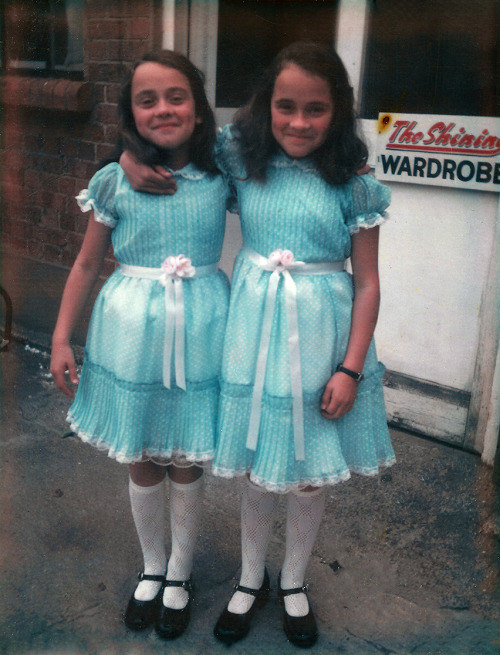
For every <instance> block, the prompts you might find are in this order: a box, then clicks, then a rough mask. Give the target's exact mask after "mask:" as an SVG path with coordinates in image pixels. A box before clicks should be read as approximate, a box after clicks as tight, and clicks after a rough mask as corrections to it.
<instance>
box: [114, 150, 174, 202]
mask: <svg viewBox="0 0 500 655" xmlns="http://www.w3.org/2000/svg"><path fill="white" fill-rule="evenodd" d="M120 166H121V167H122V168H123V172H124V173H125V177H126V178H127V180H128V181H129V184H130V186H131V187H132V189H134V191H142V192H143V193H159V194H167V195H173V194H174V193H175V191H176V189H177V184H176V182H175V179H174V178H173V177H172V174H171V173H169V172H168V171H167V170H165V168H163V167H162V166H153V167H151V166H148V165H147V164H143V163H142V162H140V161H139V160H138V159H136V157H134V155H133V154H132V153H131V152H130V151H129V150H124V151H123V152H122V154H121V156H120Z"/></svg>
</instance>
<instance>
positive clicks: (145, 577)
mask: <svg viewBox="0 0 500 655" xmlns="http://www.w3.org/2000/svg"><path fill="white" fill-rule="evenodd" d="M137 579H138V580H140V581H141V582H142V581H143V580H151V581H152V582H165V576H164V575H152V574H151V573H144V571H141V572H140V573H139V575H138V576H137Z"/></svg>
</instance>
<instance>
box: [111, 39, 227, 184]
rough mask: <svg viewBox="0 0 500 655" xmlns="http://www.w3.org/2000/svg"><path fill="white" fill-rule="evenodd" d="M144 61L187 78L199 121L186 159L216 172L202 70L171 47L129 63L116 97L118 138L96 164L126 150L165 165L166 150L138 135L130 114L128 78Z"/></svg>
mask: <svg viewBox="0 0 500 655" xmlns="http://www.w3.org/2000/svg"><path fill="white" fill-rule="evenodd" d="M145 62H154V63H157V64H161V65H162V66H166V67H168V68H174V69H175V70H177V71H179V72H180V73H182V74H183V75H184V76H185V77H186V78H187V80H188V82H189V86H190V88H191V92H192V94H193V98H194V106H195V112H196V116H197V118H201V123H196V125H195V128H194V132H193V135H192V137H191V140H190V148H189V161H190V162H192V163H193V164H195V166H197V167H198V168H199V169H200V170H202V171H206V172H208V173H213V174H215V173H218V172H219V171H218V169H217V166H216V164H215V160H214V147H215V140H216V128H215V118H214V115H213V112H212V109H211V107H210V104H209V102H208V100H207V96H206V94H205V87H204V76H203V73H202V72H201V71H199V70H198V69H197V68H196V66H194V65H193V64H192V63H191V62H190V61H189V59H187V57H184V55H181V54H179V53H178V52H174V51H172V50H162V51H160V52H158V53H148V54H145V55H143V56H142V57H141V59H139V60H138V61H136V62H135V63H134V64H133V65H132V68H131V69H130V71H129V72H128V74H127V76H126V77H125V79H124V81H123V83H122V87H121V90H120V96H119V100H118V134H119V136H118V141H117V144H116V146H115V149H114V151H113V152H112V154H111V155H110V156H109V157H108V158H107V159H106V160H103V161H102V162H101V163H100V168H102V167H103V166H104V165H106V163H109V162H112V161H118V159H119V158H120V155H121V154H122V152H123V151H124V150H129V151H130V152H132V153H133V154H134V155H135V156H136V157H137V159H139V160H140V161H142V162H143V163H144V164H148V165H150V166H155V165H157V164H168V160H169V152H168V150H165V149H163V148H158V147H157V146H155V145H154V144H152V143H150V142H149V141H147V140H146V139H144V138H143V137H142V136H141V135H140V134H139V132H138V131H137V127H136V125H135V121H134V116H133V113H132V78H133V76H134V73H135V71H136V69H137V68H138V67H139V66H140V65H141V64H144V63H145Z"/></svg>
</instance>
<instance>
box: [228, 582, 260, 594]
mask: <svg viewBox="0 0 500 655" xmlns="http://www.w3.org/2000/svg"><path fill="white" fill-rule="evenodd" d="M233 589H234V591H241V592H243V593H244V594H249V595H250V596H258V595H259V592H260V589H251V588H250V587H243V586H242V585H239V584H235V585H234V587H233Z"/></svg>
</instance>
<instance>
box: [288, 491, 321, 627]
mask: <svg viewBox="0 0 500 655" xmlns="http://www.w3.org/2000/svg"><path fill="white" fill-rule="evenodd" d="M324 508H325V490H324V489H323V488H320V489H314V490H313V491H295V492H291V493H289V494H288V506H287V520H286V552H285V561H284V563H283V568H282V569H281V589H295V588H297V587H302V586H303V584H304V574H305V570H306V566H307V563H308V561H309V557H310V555H311V552H312V549H313V545H314V542H315V540H316V535H317V534H318V529H319V526H320V523H321V519H322V517H323V510H324ZM284 603H285V610H286V612H287V614H288V615H289V616H295V617H298V616H305V615H307V614H308V612H309V603H308V600H307V596H306V594H304V593H297V594H291V595H287V596H285V598H284Z"/></svg>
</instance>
